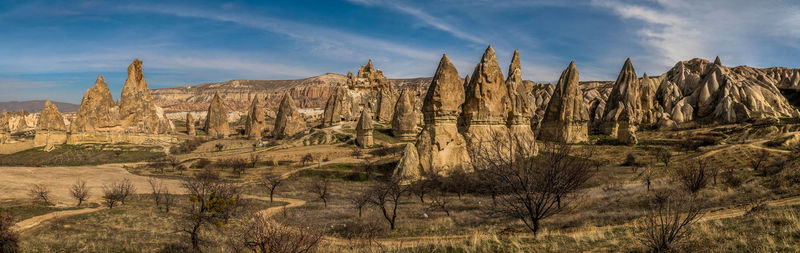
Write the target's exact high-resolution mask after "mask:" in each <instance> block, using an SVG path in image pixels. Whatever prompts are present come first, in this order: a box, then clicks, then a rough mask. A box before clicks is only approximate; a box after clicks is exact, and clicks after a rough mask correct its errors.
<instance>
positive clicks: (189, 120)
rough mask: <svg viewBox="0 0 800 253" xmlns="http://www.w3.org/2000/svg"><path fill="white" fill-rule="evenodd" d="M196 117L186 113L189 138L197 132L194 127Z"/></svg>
mask: <svg viewBox="0 0 800 253" xmlns="http://www.w3.org/2000/svg"><path fill="white" fill-rule="evenodd" d="M194 122H195V120H194V116H192V113H191V112H187V113H186V134H188V135H189V136H195V134H196V130H195V127H194Z"/></svg>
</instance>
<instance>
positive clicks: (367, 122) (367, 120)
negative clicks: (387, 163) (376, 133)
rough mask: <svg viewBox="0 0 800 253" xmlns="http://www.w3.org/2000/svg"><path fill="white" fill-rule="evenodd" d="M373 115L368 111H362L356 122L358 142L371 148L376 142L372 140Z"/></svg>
mask: <svg viewBox="0 0 800 253" xmlns="http://www.w3.org/2000/svg"><path fill="white" fill-rule="evenodd" d="M373 128H374V127H373V126H372V115H370V113H369V112H367V111H361V116H360V117H359V118H358V123H357V124H356V144H358V146H359V147H361V148H371V147H372V145H373V144H374V142H373V140H372V130H373Z"/></svg>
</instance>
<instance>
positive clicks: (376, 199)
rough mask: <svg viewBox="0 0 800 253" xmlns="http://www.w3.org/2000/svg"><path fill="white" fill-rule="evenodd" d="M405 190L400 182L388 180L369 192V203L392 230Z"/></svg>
mask: <svg viewBox="0 0 800 253" xmlns="http://www.w3.org/2000/svg"><path fill="white" fill-rule="evenodd" d="M407 190H408V186H407V185H403V184H401V183H400V180H396V179H390V180H388V181H384V182H381V183H378V184H377V185H375V186H374V187H373V188H372V190H371V191H370V202H371V203H372V204H373V205H375V206H377V207H378V208H380V209H381V213H382V214H383V217H384V218H385V219H386V221H387V222H389V227H390V228H391V229H392V230H394V228H395V225H396V221H397V208H398V207H399V206H400V198H401V197H402V196H403V194H404V193H405V192H406V191H407Z"/></svg>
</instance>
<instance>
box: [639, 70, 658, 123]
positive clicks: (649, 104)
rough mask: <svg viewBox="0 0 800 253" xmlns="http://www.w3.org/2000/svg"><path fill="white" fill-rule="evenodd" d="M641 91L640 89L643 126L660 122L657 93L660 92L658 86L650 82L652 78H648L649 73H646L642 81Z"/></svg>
mask: <svg viewBox="0 0 800 253" xmlns="http://www.w3.org/2000/svg"><path fill="white" fill-rule="evenodd" d="M640 85H641V86H640V89H639V93H640V94H639V98H640V101H641V105H640V107H641V112H642V121H641V122H642V123H643V124H655V123H656V122H658V118H659V116H660V112H659V110H658V109H657V108H656V106H657V103H656V100H655V99H656V92H657V91H658V86H657V85H656V84H655V83H654V82H653V81H652V80H650V77H649V76H647V73H644V76H643V77H642V80H641V81H640Z"/></svg>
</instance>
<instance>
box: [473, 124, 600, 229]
mask: <svg viewBox="0 0 800 253" xmlns="http://www.w3.org/2000/svg"><path fill="white" fill-rule="evenodd" d="M500 140H502V139H500V138H494V139H492V140H487V141H483V142H481V143H480V145H479V146H478V148H476V149H475V150H473V151H472V152H473V153H474V154H475V155H476V159H474V160H473V165H474V166H475V168H476V170H478V171H479V173H481V180H484V181H488V182H490V183H491V184H493V185H495V186H494V189H495V191H496V192H497V197H496V198H497V204H496V205H492V206H491V207H489V209H488V211H489V212H490V213H491V214H495V215H501V216H505V217H509V218H515V219H519V220H520V221H522V222H523V223H524V224H525V226H526V227H528V229H530V231H531V232H533V234H534V235H536V234H537V233H538V232H539V229H540V222H541V220H542V219H546V218H548V217H550V216H552V215H554V214H556V213H559V212H561V211H562V210H564V209H566V207H567V206H568V205H569V203H570V200H572V197H573V195H575V194H576V191H577V190H578V189H580V188H581V187H582V186H583V185H584V183H585V182H586V181H587V180H589V178H591V177H592V176H593V172H594V171H596V168H595V167H596V166H597V165H596V164H594V163H593V162H592V161H591V160H589V158H590V157H592V153H593V150H594V148H593V147H591V146H590V147H584V148H583V150H584V152H581V153H578V152H574V151H573V150H572V148H571V147H570V146H569V145H567V144H556V143H546V144H545V145H544V147H543V149H542V154H540V155H539V156H536V157H534V156H533V154H534V153H533V152H534V151H533V150H525V149H519V150H515V145H513V144H512V143H509V142H504V141H500Z"/></svg>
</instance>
